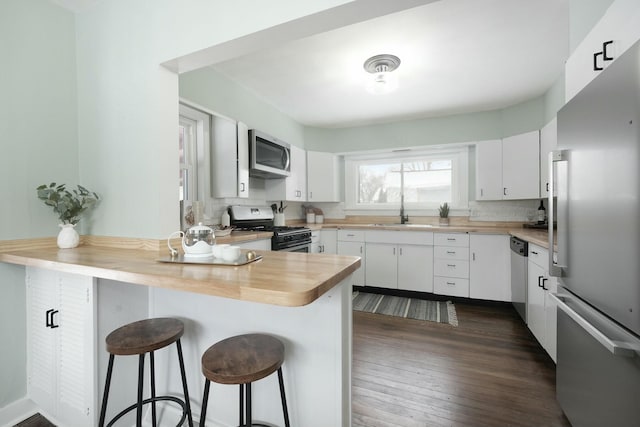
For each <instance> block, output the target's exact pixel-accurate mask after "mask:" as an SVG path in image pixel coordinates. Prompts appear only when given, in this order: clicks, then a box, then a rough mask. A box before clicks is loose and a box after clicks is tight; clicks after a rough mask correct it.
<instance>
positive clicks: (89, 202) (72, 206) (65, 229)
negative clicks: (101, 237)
mask: <svg viewBox="0 0 640 427" xmlns="http://www.w3.org/2000/svg"><path fill="white" fill-rule="evenodd" d="M36 191H37V192H38V199H40V200H42V201H43V202H44V204H45V205H47V206H51V207H52V208H53V211H54V212H55V213H56V214H57V215H58V219H59V220H60V228H61V230H60V233H59V234H58V247H60V248H75V247H76V246H78V243H79V241H80V236H78V233H77V232H76V230H75V229H74V227H75V225H76V224H77V223H78V221H80V217H81V215H82V213H83V212H85V211H86V210H87V209H90V208H92V207H93V206H95V204H96V203H97V202H98V200H100V197H99V196H98V194H96V193H95V192H93V191H89V190H87V189H86V188H85V187H83V186H81V185H78V186H77V188H76V189H72V190H71V191H69V190H67V188H66V184H60V185H58V184H56V183H55V182H52V183H51V184H49V185H46V184H43V185H41V186H39V187H38V188H36Z"/></svg>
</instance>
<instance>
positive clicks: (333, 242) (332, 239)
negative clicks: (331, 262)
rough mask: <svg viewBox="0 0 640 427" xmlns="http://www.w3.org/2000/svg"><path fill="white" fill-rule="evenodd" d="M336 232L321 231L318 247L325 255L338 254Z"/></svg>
mask: <svg viewBox="0 0 640 427" xmlns="http://www.w3.org/2000/svg"><path fill="white" fill-rule="evenodd" d="M337 237H338V230H321V231H320V246H321V247H322V252H323V253H325V254H335V253H337V252H338V242H337Z"/></svg>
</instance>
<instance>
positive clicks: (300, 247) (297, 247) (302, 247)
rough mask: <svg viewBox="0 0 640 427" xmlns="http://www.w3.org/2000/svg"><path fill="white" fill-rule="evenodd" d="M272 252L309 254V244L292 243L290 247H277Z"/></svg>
mask: <svg viewBox="0 0 640 427" xmlns="http://www.w3.org/2000/svg"><path fill="white" fill-rule="evenodd" d="M272 250H274V251H283V252H305V253H309V252H311V243H310V242H304V243H300V242H292V244H291V246H287V247H279V248H278V249H273V248H272Z"/></svg>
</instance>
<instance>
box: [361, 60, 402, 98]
mask: <svg viewBox="0 0 640 427" xmlns="http://www.w3.org/2000/svg"><path fill="white" fill-rule="evenodd" d="M399 66H400V58H398V57H397V56H395V55H389V54H383V55H375V56H372V57H371V58H369V59H367V60H366V61H364V69H365V71H366V72H368V73H370V74H372V76H371V78H370V79H368V80H367V91H369V92H371V93H373V94H376V95H381V94H385V93H389V92H393V91H394V90H396V89H397V88H398V77H397V74H392V71H394V70H395V69H396V68H398V67H399Z"/></svg>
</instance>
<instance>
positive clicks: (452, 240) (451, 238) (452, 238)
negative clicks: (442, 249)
mask: <svg viewBox="0 0 640 427" xmlns="http://www.w3.org/2000/svg"><path fill="white" fill-rule="evenodd" d="M447 240H448V241H450V242H455V241H456V238H455V237H447Z"/></svg>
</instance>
